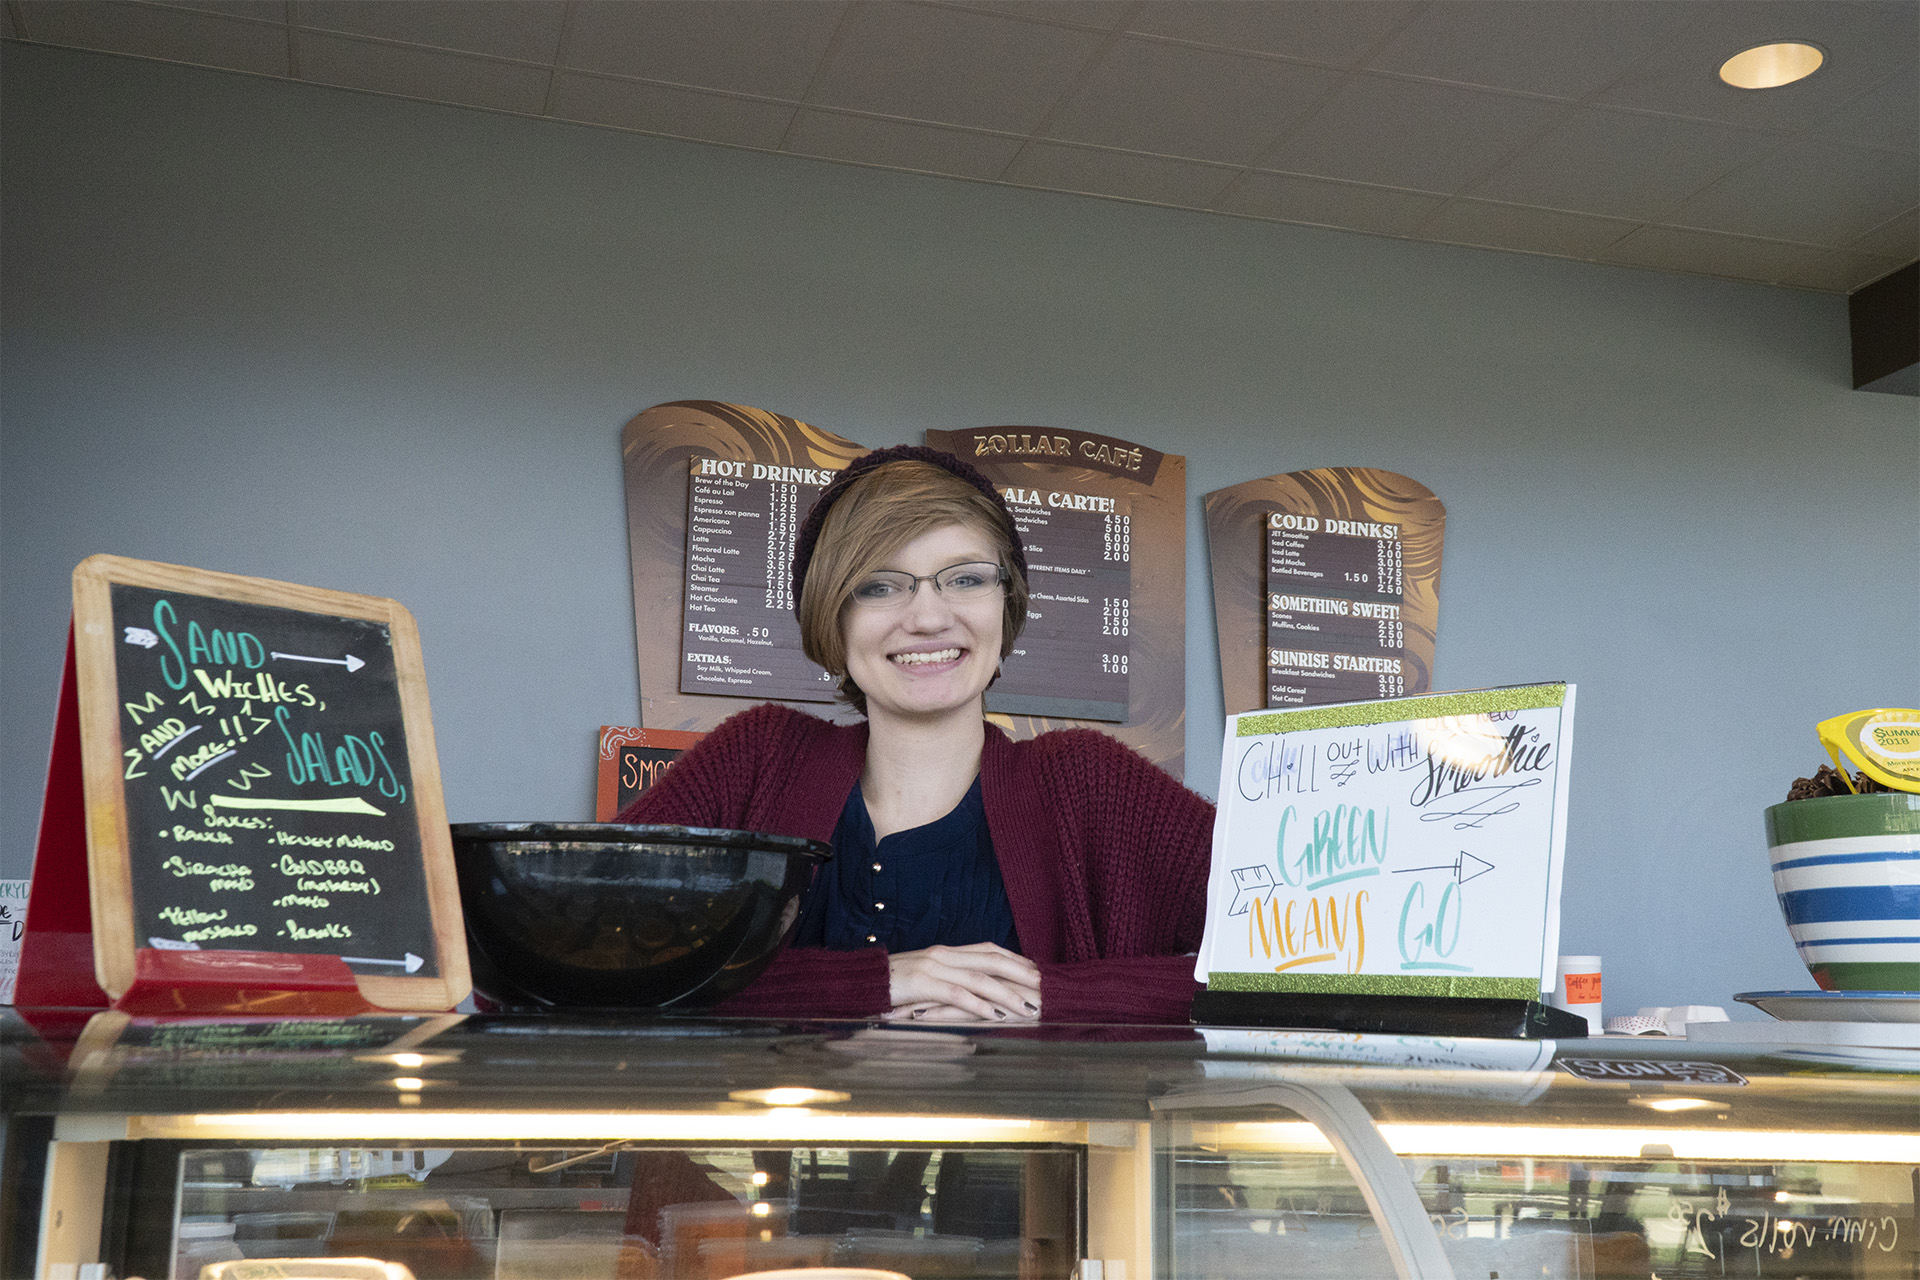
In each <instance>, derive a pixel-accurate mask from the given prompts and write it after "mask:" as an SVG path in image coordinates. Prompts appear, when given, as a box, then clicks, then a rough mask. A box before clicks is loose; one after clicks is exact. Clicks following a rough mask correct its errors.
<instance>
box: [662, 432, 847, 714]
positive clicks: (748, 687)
mask: <svg viewBox="0 0 1920 1280" xmlns="http://www.w3.org/2000/svg"><path fill="white" fill-rule="evenodd" d="M833 475H834V473H833V472H831V471H823V470H819V469H816V468H811V467H790V466H780V465H775V464H770V463H758V462H742V461H736V460H733V459H724V458H695V459H694V460H693V463H692V467H691V474H690V475H689V477H688V480H687V571H686V583H685V588H684V610H685V613H684V616H685V619H686V621H685V624H684V626H683V628H682V631H681V645H680V692H682V693H712V694H723V695H726V696H729V697H737V698H779V699H784V700H788V701H798V702H831V701H833V700H834V696H835V684H834V681H833V678H832V677H831V676H829V675H828V674H827V673H826V672H825V671H823V670H821V669H820V668H819V667H818V666H816V665H814V664H813V663H812V662H810V661H808V660H807V657H806V655H805V654H803V653H802V652H801V651H800V624H799V623H798V622H797V621H795V619H794V616H793V606H794V600H793V576H792V569H793V544H794V539H795V538H796V537H797V536H798V534H799V529H800V522H801V520H802V519H804V518H805V516H806V513H807V510H808V508H809V507H811V506H812V505H813V500H814V499H815V498H817V497H819V496H820V491H821V490H822V489H823V488H825V487H826V485H827V483H828V482H829V481H831V480H832V479H833Z"/></svg>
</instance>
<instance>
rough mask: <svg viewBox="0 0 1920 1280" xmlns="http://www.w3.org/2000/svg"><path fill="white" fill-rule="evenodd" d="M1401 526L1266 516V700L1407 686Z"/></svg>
mask: <svg viewBox="0 0 1920 1280" xmlns="http://www.w3.org/2000/svg"><path fill="white" fill-rule="evenodd" d="M1404 579H1405V570H1404V566H1403V564H1402V558H1401V549H1400V526H1399V525H1396V524H1383V523H1381V522H1380V521H1377V520H1337V519H1330V518H1328V519H1323V518H1321V517H1320V516H1314V515H1295V514H1293V513H1291V512H1285V511H1275V512H1272V513H1270V514H1269V515H1268V516H1267V658H1266V665H1267V705H1268V706H1269V707H1298V706H1309V705H1317V704H1321V703H1328V702H1358V701H1361V700H1364V699H1368V698H1396V697H1399V696H1400V695H1402V694H1404V693H1406V692H1407V689H1406V676H1405V662H1404V659H1405V656H1406V624H1405V623H1404V621H1403V620H1402V619H1401V616H1400V608H1401V596H1402V590H1401V589H1402V586H1403V585H1404Z"/></svg>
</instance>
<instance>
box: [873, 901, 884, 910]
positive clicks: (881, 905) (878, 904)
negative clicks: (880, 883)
mask: <svg viewBox="0 0 1920 1280" xmlns="http://www.w3.org/2000/svg"><path fill="white" fill-rule="evenodd" d="M873 909H874V910H875V911H885V910H886V909H887V904H886V903H884V902H876V903H874V904H873Z"/></svg>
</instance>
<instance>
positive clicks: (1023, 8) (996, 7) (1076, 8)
mask: <svg viewBox="0 0 1920 1280" xmlns="http://www.w3.org/2000/svg"><path fill="white" fill-rule="evenodd" d="M948 7H949V8H954V9H980V10H984V11H985V12H988V13H999V14H1005V15H1006V16H1008V17H1010V18H1031V19H1033V20H1034V21H1035V22H1064V23H1066V24H1068V25H1069V26H1076V27H1095V28H1098V29H1099V30H1101V31H1111V30H1112V29H1113V28H1114V27H1115V26H1117V25H1119V22H1120V19H1122V18H1124V17H1125V16H1126V14H1127V10H1129V9H1131V8H1133V0H952V2H951V3H950V4H949V6H948Z"/></svg>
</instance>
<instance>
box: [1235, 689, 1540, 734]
mask: <svg viewBox="0 0 1920 1280" xmlns="http://www.w3.org/2000/svg"><path fill="white" fill-rule="evenodd" d="M1566 703H1567V686H1566V685H1564V684H1528V685H1515V686H1514V687H1513V688H1511V689H1482V690H1479V691H1477V692H1472V693H1442V694H1435V695H1433V696H1431V697H1425V698H1391V699H1388V700H1387V701H1385V702H1361V703H1355V704H1352V705H1350V706H1344V707H1302V708H1301V709H1300V710H1298V711H1269V712H1266V713H1264V714H1246V715H1242V716H1241V717H1240V718H1239V719H1238V720H1236V721H1235V722H1234V730H1233V736H1234V737H1236V738H1257V737H1259V736H1260V735H1262V734H1267V733H1302V732H1305V731H1306V730H1309V729H1334V728H1349V727H1354V728H1357V727H1360V726H1363V725H1370V724H1393V723H1396V722H1398V721H1402V720H1432V719H1436V718H1437V717H1440V716H1466V715H1475V714H1479V713H1482V712H1487V711H1535V710H1538V709H1540V708H1542V707H1563V706H1565V705H1566Z"/></svg>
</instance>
